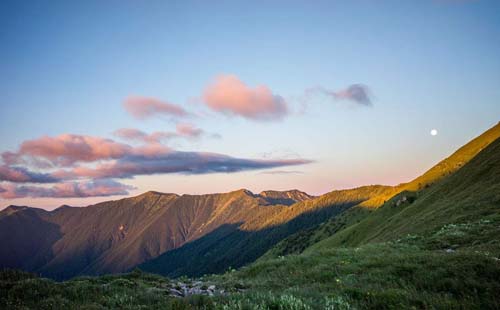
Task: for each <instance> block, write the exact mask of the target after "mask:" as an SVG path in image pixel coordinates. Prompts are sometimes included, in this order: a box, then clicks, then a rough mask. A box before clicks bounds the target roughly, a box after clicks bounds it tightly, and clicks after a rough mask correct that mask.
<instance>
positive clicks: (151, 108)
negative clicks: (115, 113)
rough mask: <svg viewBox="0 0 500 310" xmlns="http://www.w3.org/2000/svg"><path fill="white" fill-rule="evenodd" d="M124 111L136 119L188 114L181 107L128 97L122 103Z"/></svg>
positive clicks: (143, 98)
mask: <svg viewBox="0 0 500 310" xmlns="http://www.w3.org/2000/svg"><path fill="white" fill-rule="evenodd" d="M123 106H124V107H125V109H126V110H127V111H128V112H129V113H130V114H131V115H132V116H133V117H135V118H137V119H145V118H149V117H152V116H155V115H167V116H172V117H186V116H189V113H188V112H187V111H186V110H185V109H184V108H182V107H180V106H178V105H176V104H173V103H169V102H164V101H160V100H158V99H155V98H150V97H139V96H133V97H129V98H127V99H126V100H125V102H124V103H123Z"/></svg>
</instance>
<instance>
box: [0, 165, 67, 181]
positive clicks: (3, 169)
mask: <svg viewBox="0 0 500 310" xmlns="http://www.w3.org/2000/svg"><path fill="white" fill-rule="evenodd" d="M0 181H8V182H13V183H55V182H59V179H58V178H56V177H54V176H52V175H50V174H48V173H38V172H33V171H29V170H28V169H26V168H24V167H9V166H7V165H2V166H0Z"/></svg>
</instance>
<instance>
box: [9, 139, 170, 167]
mask: <svg viewBox="0 0 500 310" xmlns="http://www.w3.org/2000/svg"><path fill="white" fill-rule="evenodd" d="M169 151H170V149H169V148H167V147H165V146H162V145H157V146H143V147H132V146H130V145H128V144H124V143H119V142H115V141H113V140H111V139H104V138H100V137H93V136H84V135H74V134H63V135H59V136H56V137H48V136H44V137H41V138H38V139H33V140H28V141H24V142H23V143H22V144H21V146H20V147H19V151H18V152H17V153H13V152H5V153H3V154H2V158H3V160H4V162H5V163H8V164H10V165H12V164H26V163H27V162H31V163H35V164H37V163H40V162H42V163H47V166H50V165H52V166H71V165H73V164H75V163H77V162H95V161H99V160H110V159H118V158H122V157H124V156H127V155H150V156H154V155H157V154H159V153H167V152H169Z"/></svg>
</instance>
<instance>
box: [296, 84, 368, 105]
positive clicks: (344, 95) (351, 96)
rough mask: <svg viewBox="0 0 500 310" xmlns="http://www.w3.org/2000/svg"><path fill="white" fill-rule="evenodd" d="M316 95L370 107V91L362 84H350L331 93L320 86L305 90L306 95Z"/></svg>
mask: <svg viewBox="0 0 500 310" xmlns="http://www.w3.org/2000/svg"><path fill="white" fill-rule="evenodd" d="M318 93H319V94H322V95H325V96H327V97H329V98H332V99H334V100H347V101H350V102H353V103H355V104H358V105H362V106H372V99H371V93H370V90H369V88H368V87H367V86H366V85H363V84H352V85H349V86H348V87H347V88H345V89H341V90H338V91H332V90H329V89H326V88H324V87H321V86H319V87H314V88H310V89H308V90H306V95H311V94H318Z"/></svg>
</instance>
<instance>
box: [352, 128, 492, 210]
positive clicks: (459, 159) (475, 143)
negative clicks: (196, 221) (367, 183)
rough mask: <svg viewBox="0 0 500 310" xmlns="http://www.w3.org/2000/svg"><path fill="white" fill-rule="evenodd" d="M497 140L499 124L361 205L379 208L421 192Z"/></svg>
mask: <svg viewBox="0 0 500 310" xmlns="http://www.w3.org/2000/svg"><path fill="white" fill-rule="evenodd" d="M498 138H500V123H498V124H496V125H495V126H493V127H492V128H490V129H488V130H487V131H485V132H484V133H483V134H481V135H480V136H478V137H477V138H475V139H473V140H472V141H470V142H469V143H467V144H466V145H464V146H462V147H461V148H460V149H458V150H457V151H456V152H455V153H453V154H452V155H451V156H449V157H448V158H446V159H443V160H442V161H440V162H439V163H438V164H437V165H435V166H433V167H432V168H431V169H429V170H428V171H427V172H425V173H424V174H423V175H421V176H419V177H418V178H416V179H415V180H413V181H411V182H408V183H404V184H401V185H398V186H395V187H394V188H393V191H392V192H391V191H388V192H386V193H385V194H383V195H380V196H377V197H373V198H372V199H370V200H367V201H365V202H363V203H362V204H361V205H362V206H367V207H379V206H381V205H382V204H383V203H384V202H385V201H387V200H389V199H390V198H392V196H394V195H395V194H397V193H400V192H402V191H405V190H408V191H418V190H421V189H423V188H425V187H427V186H429V185H431V184H433V183H435V182H436V181H438V180H440V179H442V178H444V177H446V176H447V175H450V174H452V173H453V172H455V171H457V170H458V169H460V168H461V167H462V166H463V165H465V164H466V163H467V162H469V161H470V160H471V159H472V158H474V157H475V156H476V155H477V154H478V153H479V152H481V151H482V150H483V149H485V148H486V147H487V146H488V145H490V144H491V143H492V142H493V141H495V140H497V139H498Z"/></svg>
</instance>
